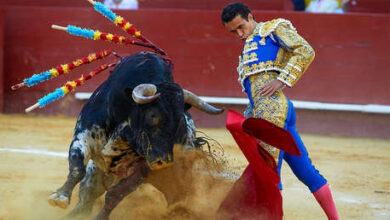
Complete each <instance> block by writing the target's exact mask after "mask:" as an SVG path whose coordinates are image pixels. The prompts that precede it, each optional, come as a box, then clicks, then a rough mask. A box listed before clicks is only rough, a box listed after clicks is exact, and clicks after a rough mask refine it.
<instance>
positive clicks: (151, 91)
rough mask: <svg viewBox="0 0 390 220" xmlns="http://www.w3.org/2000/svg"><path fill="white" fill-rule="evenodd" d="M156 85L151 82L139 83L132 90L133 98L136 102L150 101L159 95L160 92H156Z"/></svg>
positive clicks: (144, 102)
mask: <svg viewBox="0 0 390 220" xmlns="http://www.w3.org/2000/svg"><path fill="white" fill-rule="evenodd" d="M156 92H157V87H156V86H155V85H153V84H146V83H145V84H139V85H138V86H136V87H135V88H134V90H133V94H132V97H133V100H134V102H136V103H138V104H146V103H150V102H152V101H153V100H155V99H156V98H158V97H159V96H160V93H157V94H156Z"/></svg>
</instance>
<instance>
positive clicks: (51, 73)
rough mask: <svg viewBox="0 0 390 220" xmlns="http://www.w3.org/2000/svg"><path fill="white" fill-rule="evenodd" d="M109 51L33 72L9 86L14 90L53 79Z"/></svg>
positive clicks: (99, 57)
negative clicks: (39, 71)
mask: <svg viewBox="0 0 390 220" xmlns="http://www.w3.org/2000/svg"><path fill="white" fill-rule="evenodd" d="M111 53H112V52H111V51H110V50H104V51H102V52H99V53H93V54H90V55H89V56H87V57H83V58H81V59H77V60H75V61H73V62H70V63H68V64H63V65H59V66H57V67H54V68H51V69H50V70H47V71H44V72H42V73H39V74H34V75H33V76H32V77H30V78H26V79H24V80H23V82H22V83H19V84H16V85H13V86H12V87H11V89H12V90H16V89H19V88H22V87H24V86H28V87H31V86H34V85H37V84H38V83H41V82H44V81H46V80H49V79H53V78H55V77H57V76H59V75H63V74H66V73H69V72H70V70H72V69H74V68H76V67H78V66H81V65H82V64H87V63H91V62H93V61H95V60H99V59H102V58H104V57H106V56H108V55H110V54H111Z"/></svg>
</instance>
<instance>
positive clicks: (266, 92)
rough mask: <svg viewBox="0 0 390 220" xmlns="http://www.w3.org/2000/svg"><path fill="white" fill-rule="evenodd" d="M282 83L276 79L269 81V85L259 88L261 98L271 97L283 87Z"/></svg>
mask: <svg viewBox="0 0 390 220" xmlns="http://www.w3.org/2000/svg"><path fill="white" fill-rule="evenodd" d="M283 85H284V84H283V83H282V82H281V81H279V80H277V79H275V80H273V81H271V82H270V83H267V84H265V85H264V86H263V87H261V88H260V95H261V96H271V95H273V94H274V93H275V92H276V91H277V90H278V89H280V88H282V87H283Z"/></svg>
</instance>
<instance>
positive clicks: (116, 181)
mask: <svg viewBox="0 0 390 220" xmlns="http://www.w3.org/2000/svg"><path fill="white" fill-rule="evenodd" d="M191 106H193V107H196V108H198V109H200V110H202V111H204V112H206V113H209V114H219V113H221V112H222V111H223V110H222V109H217V108H215V107H213V106H211V105H209V104H207V103H206V102H204V101H202V100H201V99H200V98H199V97H197V96H196V95H194V94H193V93H191V92H189V91H187V90H184V89H182V88H181V87H180V86H179V85H178V84H176V83H174V80H173V75H172V72H171V67H170V65H169V64H167V63H166V62H165V61H164V60H163V59H162V58H161V57H159V56H158V55H156V54H154V53H151V52H139V53H136V54H133V55H130V56H127V57H124V58H123V59H122V60H121V61H120V62H119V63H118V64H117V65H116V67H115V69H114V70H113V71H112V72H111V73H110V76H109V77H108V78H107V80H106V81H105V82H103V83H102V84H101V85H100V86H99V87H98V88H97V89H96V90H95V91H94V93H93V94H92V96H91V97H90V99H89V100H88V102H87V103H86V104H85V105H84V107H83V109H82V111H81V113H80V115H79V117H78V120H77V123H76V126H75V131H74V136H73V140H72V142H71V144H70V149H69V156H68V160H69V174H68V177H67V179H66V181H65V183H64V184H63V185H62V186H61V187H60V188H59V189H58V190H57V191H55V192H54V193H52V194H51V195H50V197H49V203H50V204H51V205H53V206H59V207H62V208H66V207H67V206H68V205H69V203H70V198H71V195H72V191H73V189H74V187H75V186H76V184H78V183H79V182H80V181H81V183H80V188H79V202H78V204H77V205H76V207H75V208H74V209H73V210H72V211H71V212H70V213H69V214H68V216H70V217H74V216H79V215H81V214H83V215H84V214H90V212H91V209H92V206H93V203H94V201H95V200H96V199H97V198H98V197H100V196H101V195H102V194H103V193H105V192H106V191H107V193H106V195H105V203H104V207H103V208H102V210H101V211H100V212H99V214H98V215H97V216H96V217H95V218H96V219H108V217H109V215H110V213H111V211H112V210H113V209H114V208H115V206H116V205H117V204H118V203H119V202H120V201H121V200H122V199H123V198H124V197H125V196H126V195H128V194H129V193H131V192H132V191H134V190H135V189H136V188H137V187H138V186H139V185H140V184H141V183H142V182H143V180H144V179H145V178H146V177H147V175H148V173H149V172H150V171H151V170H156V169H161V168H164V167H166V166H168V165H169V164H171V163H172V162H173V160H174V157H173V147H174V145H176V144H179V145H182V146H186V148H191V147H197V143H198V142H197V141H196V137H195V126H194V123H193V120H192V118H191V116H190V114H189V113H188V111H187V110H188V109H189V108H190V107H191Z"/></svg>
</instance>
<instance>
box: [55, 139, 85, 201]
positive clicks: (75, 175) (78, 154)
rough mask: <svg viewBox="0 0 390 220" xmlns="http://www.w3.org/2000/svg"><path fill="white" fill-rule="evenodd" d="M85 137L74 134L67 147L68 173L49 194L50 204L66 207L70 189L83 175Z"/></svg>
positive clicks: (70, 192) (71, 189) (70, 194)
mask: <svg viewBox="0 0 390 220" xmlns="http://www.w3.org/2000/svg"><path fill="white" fill-rule="evenodd" d="M87 150H88V149H87V146H86V139H85V138H81V137H78V136H77V135H75V138H74V139H73V141H72V143H71V146H70V149H69V157H68V160H69V174H68V177H67V179H66V181H65V183H64V184H63V185H62V186H61V187H60V188H59V189H57V191H56V192H54V193H52V194H51V195H50V196H49V199H48V202H49V204H50V205H52V206H58V207H61V208H67V207H68V205H69V203H70V198H71V196H72V191H73V189H74V187H75V186H76V184H78V183H79V182H80V181H81V180H82V179H83V178H84V176H85V173H86V162H88V158H89V157H88V155H85V152H87Z"/></svg>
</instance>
